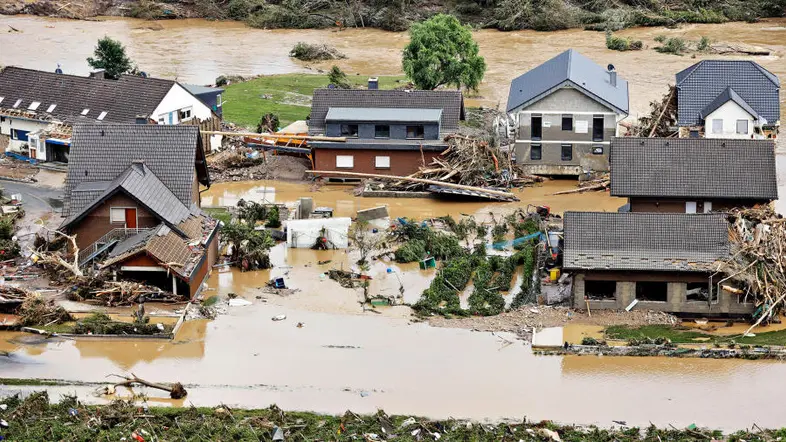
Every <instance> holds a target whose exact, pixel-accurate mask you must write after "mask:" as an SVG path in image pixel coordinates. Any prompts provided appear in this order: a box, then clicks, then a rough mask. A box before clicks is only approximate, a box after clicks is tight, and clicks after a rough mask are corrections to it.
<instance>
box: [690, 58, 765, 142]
mask: <svg viewBox="0 0 786 442" xmlns="http://www.w3.org/2000/svg"><path fill="white" fill-rule="evenodd" d="M729 88H731V89H733V90H734V92H735V94H737V96H738V97H740V100H742V101H744V102H745V103H746V104H747V105H748V106H750V107H751V108H752V109H753V110H754V111H755V112H756V114H758V115H759V116H761V117H762V118H764V119H766V120H767V121H768V122H769V123H770V124H775V122H777V121H779V120H780V101H779V96H778V93H779V90H780V81H779V80H778V77H777V76H776V75H775V74H773V73H772V72H770V71H768V70H767V69H764V68H763V67H761V65H759V64H758V63H756V62H753V61H749V60H702V61H700V62H698V63H696V64H694V65H692V66H691V67H689V68H687V69H685V70H683V71H681V72H679V73H677V116H678V122H677V124H678V125H680V126H701V125H703V121H704V116H706V113H705V114H704V115H702V111H704V110H705V109H706V108H707V106H708V105H709V104H711V103H712V102H713V101H715V100H718V99H720V98H719V97H722V95H723V94H724V93H725V91H726V89H729ZM728 101H729V100H725V101H723V103H726V102H728ZM723 103H720V104H723Z"/></svg>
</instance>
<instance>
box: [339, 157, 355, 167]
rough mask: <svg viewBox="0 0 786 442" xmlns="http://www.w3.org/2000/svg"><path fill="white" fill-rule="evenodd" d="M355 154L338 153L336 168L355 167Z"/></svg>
mask: <svg viewBox="0 0 786 442" xmlns="http://www.w3.org/2000/svg"><path fill="white" fill-rule="evenodd" d="M354 168H355V156H354V155H336V169H354Z"/></svg>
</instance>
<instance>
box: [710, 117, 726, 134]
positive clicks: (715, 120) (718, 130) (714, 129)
mask: <svg viewBox="0 0 786 442" xmlns="http://www.w3.org/2000/svg"><path fill="white" fill-rule="evenodd" d="M717 125H719V126H720V127H716V126H717ZM712 133H714V134H722V133H723V118H713V119H712Z"/></svg>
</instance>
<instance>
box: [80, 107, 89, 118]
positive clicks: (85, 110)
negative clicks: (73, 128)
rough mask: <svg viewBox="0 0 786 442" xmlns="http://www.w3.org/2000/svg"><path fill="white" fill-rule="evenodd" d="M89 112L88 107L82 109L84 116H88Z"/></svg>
mask: <svg viewBox="0 0 786 442" xmlns="http://www.w3.org/2000/svg"><path fill="white" fill-rule="evenodd" d="M89 113H90V109H89V108H88V109H82V113H81V114H80V115H82V116H83V117H84V116H87V114H89Z"/></svg>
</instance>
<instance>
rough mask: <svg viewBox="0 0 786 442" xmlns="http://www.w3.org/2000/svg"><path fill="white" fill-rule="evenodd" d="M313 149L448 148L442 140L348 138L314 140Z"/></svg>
mask: <svg viewBox="0 0 786 442" xmlns="http://www.w3.org/2000/svg"><path fill="white" fill-rule="evenodd" d="M309 145H310V146H311V147H312V148H314V149H346V150H389V151H390V150H421V149H423V150H424V151H427V152H442V151H443V150H445V149H447V148H448V143H446V142H444V141H442V140H399V139H394V138H391V139H387V138H380V139H372V138H348V139H347V141H346V142H340V141H337V142H333V141H314V142H311V143H310V144H309Z"/></svg>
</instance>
